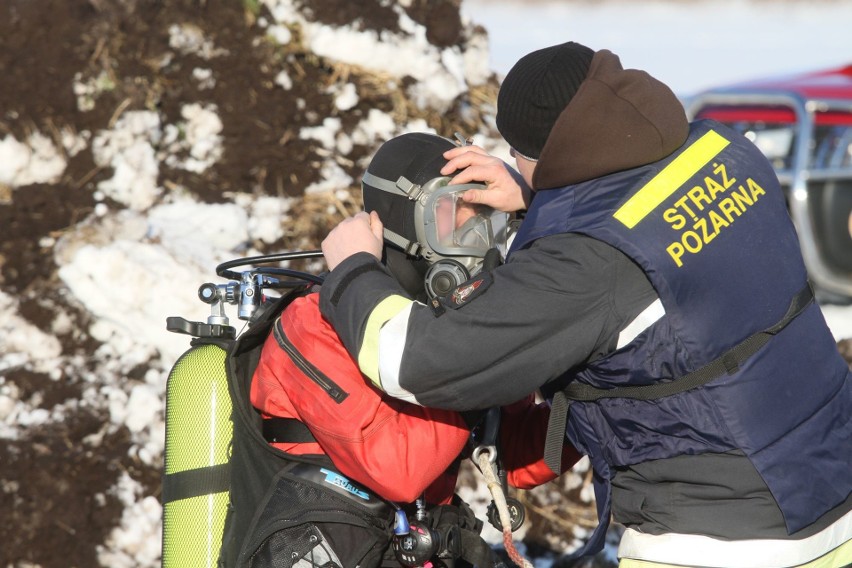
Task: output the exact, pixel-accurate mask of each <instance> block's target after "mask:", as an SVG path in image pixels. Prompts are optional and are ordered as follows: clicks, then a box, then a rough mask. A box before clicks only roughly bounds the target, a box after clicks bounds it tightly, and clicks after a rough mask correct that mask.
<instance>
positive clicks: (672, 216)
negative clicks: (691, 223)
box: [663, 207, 686, 231]
mask: <svg viewBox="0 0 852 568" xmlns="http://www.w3.org/2000/svg"><path fill="white" fill-rule="evenodd" d="M663 219H665V220H666V223H670V224H671V226H672V229H674V230H675V231H677V230H678V229H683V227H684V225H686V217H684V216H683V215H681V214H680V213H678V212H677V209H675V208H674V207H670V208H669V209H666V210H665V211H663Z"/></svg>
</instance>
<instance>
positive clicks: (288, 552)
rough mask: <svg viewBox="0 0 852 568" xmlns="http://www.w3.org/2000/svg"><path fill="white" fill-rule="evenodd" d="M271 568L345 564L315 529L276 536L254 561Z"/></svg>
mask: <svg viewBox="0 0 852 568" xmlns="http://www.w3.org/2000/svg"><path fill="white" fill-rule="evenodd" d="M257 564H261V565H263V566H269V567H270V568H341V567H342V563H341V562H340V559H339V558H338V557H337V554H335V552H334V551H333V550H332V549H331V545H330V544H329V543H328V542H327V541H326V539H325V538H324V537H323V534H322V532H321V531H320V530H319V528H317V527H316V526H315V525H299V526H296V527H293V528H290V529H286V530H283V531H278V532H276V533H274V534H273V535H272V536H271V537H269V539H268V540H267V541H266V542H265V543H264V546H263V547H262V548H261V550H260V551H259V552H258V554H257V555H256V556H255V557H254V558H253V559H252V566H254V565H257Z"/></svg>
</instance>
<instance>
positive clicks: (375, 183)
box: [361, 172, 424, 257]
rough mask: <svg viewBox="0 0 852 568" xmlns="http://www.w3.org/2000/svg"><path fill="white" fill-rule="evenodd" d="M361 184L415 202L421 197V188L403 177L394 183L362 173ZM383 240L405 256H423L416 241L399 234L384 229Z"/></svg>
mask: <svg viewBox="0 0 852 568" xmlns="http://www.w3.org/2000/svg"><path fill="white" fill-rule="evenodd" d="M361 180H362V182H363V183H365V184H367V185H369V186H372V187H375V188H376V189H380V190H382V191H386V192H388V193H393V194H396V195H401V196H403V197H406V198H408V199H409V200H411V201H417V200H418V199H420V196H421V195H423V188H422V187H421V186H420V185H419V184H416V183H414V182H412V181H410V180H408V179H406V178H405V177H404V176H400V177H399V179H398V180H396V183H394V182H392V181H390V180H386V179H384V178H380V177H379V176H375V175H373V174H371V173H370V172H364V175H363V176H362V177H361ZM383 232H384V238H385V240H386V241H387V242H389V243H391V244H393V245H394V246H396V247H398V248H400V249H402V250H404V251H405V254H408V255H410V256H415V257H420V256H422V255H423V250H424V246H423V245H422V244H420V243H419V242H417V241H412V240H409V239H406V238H405V237H403V236H402V235H400V234H399V233H395V232H394V231H391V230H390V229H388V228H387V227H386V228H385V229H384V231H383Z"/></svg>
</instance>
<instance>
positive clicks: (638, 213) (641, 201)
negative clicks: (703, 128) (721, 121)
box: [613, 130, 730, 229]
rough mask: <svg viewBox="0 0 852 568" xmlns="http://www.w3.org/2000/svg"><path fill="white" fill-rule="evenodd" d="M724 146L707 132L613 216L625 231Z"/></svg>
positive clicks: (711, 133)
mask: <svg viewBox="0 0 852 568" xmlns="http://www.w3.org/2000/svg"><path fill="white" fill-rule="evenodd" d="M728 144H730V141H728V140H727V139H725V138H723V137H722V136H721V135H720V134H719V133H717V132H716V131H714V130H711V131H709V132H708V133H707V134H705V135H704V136H702V137H701V138H699V139H698V140H696V141H695V142H694V143H693V144H692V145H691V146H690V147H689V148H687V149H686V150H684V151H683V153H681V155H680V156H678V157H677V158H675V159H674V160H672V163H670V164H669V165H668V166H666V167H665V168H663V170H662V171H661V172H660V173H658V174H657V175H655V176H654V177H653V179H651V181H649V182H648V183H646V184H645V185H644V186H643V187H642V189H640V190H639V191H638V192H636V194H635V195H633V197H631V198H630V199H628V200H627V203H625V204H624V205H622V206H621V207H620V208H619V209H618V211H616V212H615V214H614V215H613V217H615V218H616V219H618V220H619V221H621V223H622V224H623V225H624V226H626V227H627V228H628V229H632V228H633V227H635V226H636V225H638V224H639V221H641V220H642V219H644V218H645V217H646V216H647V215H648V214H649V213H650V212H651V211H653V210H654V209H656V208H657V206H658V205H660V203H662V202H663V201H665V200H666V199H667V198H668V197H669V196H670V195H671V194H673V193H674V192H675V191H677V190H678V189H679V188H680V187H681V186H682V185H683V184H684V183H686V181H687V180H688V179H689V178H691V177H692V176H694V175H695V174H696V172H698V170H700V169H701V168H703V167H704V166H705V165H707V163H708V162H709V161H710V160H712V159H713V158H715V157H716V155H717V154H719V152H721V151H722V150H723V149H724V148H725V146H727V145H728Z"/></svg>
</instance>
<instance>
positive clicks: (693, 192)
mask: <svg viewBox="0 0 852 568" xmlns="http://www.w3.org/2000/svg"><path fill="white" fill-rule="evenodd" d="M686 195H688V196H689V199H690V200H692V204H693V205H695V206H696V207H697V208H698V210H699V211H704V204H705V203H706V204H708V205H709V204H710V203H712V202H713V200H712V199H710V198H709V197H708V196H707V194H706V193H705V192H704V188H703V187H701V186H700V185H696V186H695V187H693V188H692V189H690V190H689V191H687V192H686Z"/></svg>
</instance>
